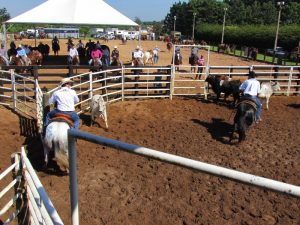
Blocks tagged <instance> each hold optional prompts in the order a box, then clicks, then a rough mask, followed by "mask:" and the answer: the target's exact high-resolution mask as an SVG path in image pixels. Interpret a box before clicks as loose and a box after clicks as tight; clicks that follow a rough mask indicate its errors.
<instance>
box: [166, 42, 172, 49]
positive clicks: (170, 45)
mask: <svg viewBox="0 0 300 225" xmlns="http://www.w3.org/2000/svg"><path fill="white" fill-rule="evenodd" d="M172 46H173V44H172V42H168V43H167V49H168V51H171V48H172Z"/></svg>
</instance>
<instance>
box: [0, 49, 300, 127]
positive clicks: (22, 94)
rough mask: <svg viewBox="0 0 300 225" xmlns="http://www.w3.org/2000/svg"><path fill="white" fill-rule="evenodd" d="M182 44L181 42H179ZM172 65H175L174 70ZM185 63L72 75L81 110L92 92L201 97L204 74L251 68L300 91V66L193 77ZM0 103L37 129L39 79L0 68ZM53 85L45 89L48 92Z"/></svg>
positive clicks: (111, 97) (109, 97) (112, 96)
mask: <svg viewBox="0 0 300 225" xmlns="http://www.w3.org/2000/svg"><path fill="white" fill-rule="evenodd" d="M183 47H186V46H183ZM208 55H209V50H208ZM177 68H180V70H179V71H177ZM191 68H193V67H191V66H190V65H180V66H177V65H173V66H168V67H143V68H135V67H121V68H117V69H112V70H105V71H99V72H93V73H92V72H89V73H83V74H80V75H76V76H73V77H71V79H72V80H74V81H75V83H74V86H73V89H75V90H76V92H77V94H78V96H79V99H80V102H79V103H78V104H77V105H78V106H79V105H80V108H81V109H80V110H79V111H78V113H83V112H85V111H86V110H88V109H89V104H88V102H89V100H90V99H91V97H92V96H93V95H94V94H101V95H102V96H103V97H104V99H105V100H106V102H109V103H112V102H115V101H120V100H122V101H123V100H125V99H132V98H144V99H145V98H170V99H172V98H173V96H178V95H180V96H194V95H197V96H204V98H205V99H206V98H207V96H208V94H209V90H208V85H207V83H206V82H205V79H206V77H207V75H208V74H211V75H218V76H222V75H223V76H229V77H231V78H233V79H241V80H244V79H246V78H247V75H248V72H249V70H250V69H252V70H254V71H255V72H256V73H257V75H258V80H260V81H265V82H266V81H278V82H280V86H281V90H280V91H278V92H276V94H283V95H287V96H289V95H292V94H300V66H277V65H276V66H275V65H251V66H209V65H207V66H205V67H203V72H202V73H201V79H195V75H196V72H191ZM0 75H1V76H0V104H2V105H7V106H10V107H12V108H13V109H14V110H15V111H18V112H22V113H24V114H26V115H28V116H31V117H32V118H36V119H37V125H38V129H39V131H41V130H42V126H43V116H44V106H45V103H43V99H44V94H43V93H42V91H41V89H40V87H39V83H38V80H35V79H30V78H27V77H25V76H21V75H19V74H16V73H14V72H12V71H9V72H8V71H1V70H0ZM56 89H57V88H55V89H53V90H50V91H49V92H48V93H47V94H48V95H50V94H51V93H52V92H53V91H55V90H56Z"/></svg>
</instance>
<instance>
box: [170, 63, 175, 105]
mask: <svg viewBox="0 0 300 225" xmlns="http://www.w3.org/2000/svg"><path fill="white" fill-rule="evenodd" d="M173 61H174V60H173ZM175 70H176V69H175V65H174V63H173V65H172V66H171V74H170V76H171V78H170V79H171V80H170V99H171V100H172V99H173V94H174V83H175Z"/></svg>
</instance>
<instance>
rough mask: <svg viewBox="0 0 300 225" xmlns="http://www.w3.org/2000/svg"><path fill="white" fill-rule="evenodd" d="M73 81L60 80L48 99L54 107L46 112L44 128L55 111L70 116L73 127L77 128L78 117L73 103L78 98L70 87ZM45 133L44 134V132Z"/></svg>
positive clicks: (67, 79)
mask: <svg viewBox="0 0 300 225" xmlns="http://www.w3.org/2000/svg"><path fill="white" fill-rule="evenodd" d="M72 83H73V81H72V80H71V79H69V78H64V79H62V80H61V83H60V86H61V88H60V89H58V90H57V91H55V92H54V93H53V95H52V96H51V98H50V99H49V104H54V105H56V108H55V109H54V110H52V111H50V112H49V113H48V115H47V116H46V119H45V124H44V127H45V128H46V127H47V125H48V124H49V122H50V119H52V118H54V117H55V115H56V114H57V113H60V114H65V115H68V116H70V117H71V119H72V120H73V122H74V128H75V129H79V123H80V120H79V117H78V115H77V113H76V112H75V104H76V103H78V102H79V98H78V96H77V94H76V92H75V91H74V90H72V89H71V86H72ZM44 135H45V134H44Z"/></svg>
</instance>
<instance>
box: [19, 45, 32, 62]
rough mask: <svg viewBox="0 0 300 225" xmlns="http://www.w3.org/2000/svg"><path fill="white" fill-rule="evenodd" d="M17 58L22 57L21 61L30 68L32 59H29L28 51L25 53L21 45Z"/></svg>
mask: <svg viewBox="0 0 300 225" xmlns="http://www.w3.org/2000/svg"><path fill="white" fill-rule="evenodd" d="M16 56H17V57H20V58H21V61H22V62H23V64H25V65H26V66H28V65H29V64H30V59H29V58H28V57H27V54H26V51H25V49H24V48H23V46H22V45H19V47H18V48H17V55H16Z"/></svg>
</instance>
